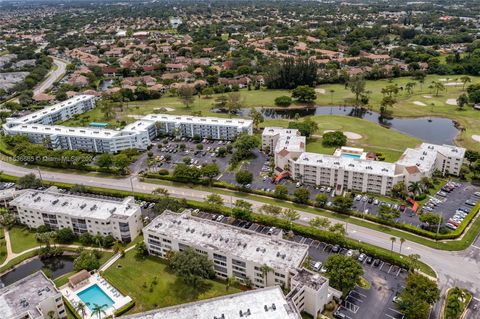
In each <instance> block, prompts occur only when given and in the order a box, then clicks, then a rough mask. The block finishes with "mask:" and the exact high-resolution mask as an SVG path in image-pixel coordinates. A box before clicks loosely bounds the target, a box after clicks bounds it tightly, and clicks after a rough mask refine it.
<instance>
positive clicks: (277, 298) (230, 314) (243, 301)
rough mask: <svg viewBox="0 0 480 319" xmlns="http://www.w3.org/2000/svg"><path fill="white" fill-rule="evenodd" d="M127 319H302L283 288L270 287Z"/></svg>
mask: <svg viewBox="0 0 480 319" xmlns="http://www.w3.org/2000/svg"><path fill="white" fill-rule="evenodd" d="M122 318H125V319H147V318H148V319H166V318H168V319H206V318H208V319H230V318H248V319H301V318H302V317H301V315H300V313H299V312H298V310H297V309H296V307H295V305H293V304H292V303H291V302H289V301H288V300H287V299H286V298H285V296H284V295H283V292H282V290H281V289H280V287H278V286H276V287H268V288H262V289H257V290H250V291H245V292H240V293H236V294H232V295H227V296H222V297H217V298H211V299H207V300H202V301H198V302H192V303H188V304H182V305H178V306H173V307H166V308H160V309H155V310H151V311H148V312H144V313H137V314H133V315H127V316H124V317H122Z"/></svg>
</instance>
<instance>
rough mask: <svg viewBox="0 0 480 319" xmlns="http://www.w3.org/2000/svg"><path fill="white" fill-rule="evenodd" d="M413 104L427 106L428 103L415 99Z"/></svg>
mask: <svg viewBox="0 0 480 319" xmlns="http://www.w3.org/2000/svg"><path fill="white" fill-rule="evenodd" d="M413 104H415V105H418V106H427V104H425V103H423V102H420V101H415V102H413Z"/></svg>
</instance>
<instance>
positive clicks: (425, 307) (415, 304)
mask: <svg viewBox="0 0 480 319" xmlns="http://www.w3.org/2000/svg"><path fill="white" fill-rule="evenodd" d="M399 297H400V303H399V306H400V309H401V310H403V311H404V314H405V319H417V318H427V317H428V313H429V308H430V306H431V305H433V304H434V303H435V302H436V301H437V300H438V299H439V298H440V291H439V289H438V286H437V283H436V282H435V281H433V280H430V279H428V278H427V277H425V276H423V275H421V274H418V273H410V275H409V276H408V278H407V283H406V286H405V289H404V290H403V291H402V293H401V294H400V295H399Z"/></svg>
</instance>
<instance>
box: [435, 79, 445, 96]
mask: <svg viewBox="0 0 480 319" xmlns="http://www.w3.org/2000/svg"><path fill="white" fill-rule="evenodd" d="M432 84H433V88H434V89H435V96H438V94H439V93H440V91H444V90H445V85H443V83H442V82H437V81H433V82H432Z"/></svg>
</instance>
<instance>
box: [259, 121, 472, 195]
mask: <svg viewBox="0 0 480 319" xmlns="http://www.w3.org/2000/svg"><path fill="white" fill-rule="evenodd" d="M267 146H268V147H270V149H273V152H274V156H275V172H276V173H277V174H279V173H282V172H287V173H288V174H289V175H290V176H291V177H292V178H293V179H294V180H297V181H300V182H303V183H306V184H311V185H324V186H330V187H334V189H335V190H336V191H337V193H341V192H343V191H344V190H348V191H356V192H362V193H367V192H368V193H376V194H381V195H388V194H389V193H390V192H391V190H392V187H393V186H394V185H395V184H397V183H398V182H402V181H403V182H405V184H406V185H408V184H409V183H410V182H412V181H419V180H420V179H421V178H422V177H431V176H432V175H433V173H434V172H435V171H439V172H441V173H442V174H444V175H445V174H451V175H459V173H460V168H461V166H462V164H463V158H464V156H465V149H464V148H461V147H456V146H451V145H435V144H429V143H422V144H421V145H419V146H418V147H416V148H415V149H410V148H408V149H406V150H405V152H404V153H403V155H402V156H401V158H400V159H399V160H398V161H397V162H395V163H388V162H382V161H375V160H374V159H373V158H371V157H370V156H369V154H367V153H366V152H364V151H363V149H360V148H352V147H342V148H340V149H337V150H336V151H335V153H334V154H333V155H326V154H317V153H309V152H305V140H302V139H300V136H299V135H298V134H297V132H294V130H288V129H281V128H265V130H264V132H263V134H262V147H263V149H265V147H267Z"/></svg>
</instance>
